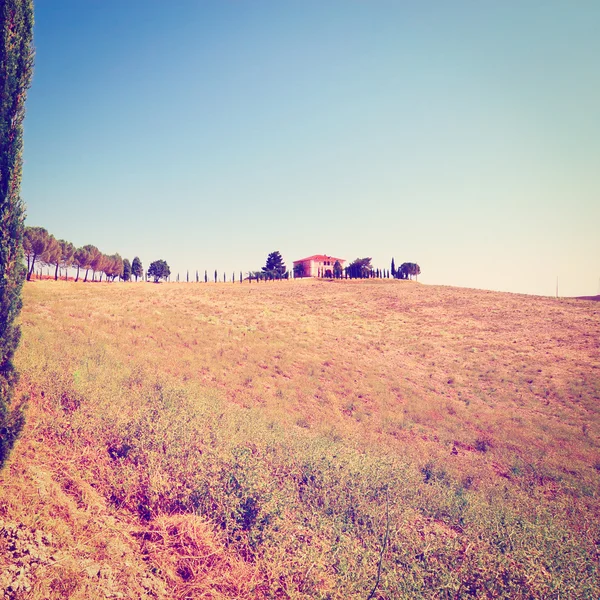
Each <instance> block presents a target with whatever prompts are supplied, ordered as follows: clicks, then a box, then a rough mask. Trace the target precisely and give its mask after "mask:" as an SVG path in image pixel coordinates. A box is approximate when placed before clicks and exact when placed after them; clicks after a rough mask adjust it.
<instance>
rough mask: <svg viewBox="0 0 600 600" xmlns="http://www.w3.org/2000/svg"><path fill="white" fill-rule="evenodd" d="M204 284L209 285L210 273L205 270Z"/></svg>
mask: <svg viewBox="0 0 600 600" xmlns="http://www.w3.org/2000/svg"><path fill="white" fill-rule="evenodd" d="M204 283H208V272H207V271H206V269H204Z"/></svg>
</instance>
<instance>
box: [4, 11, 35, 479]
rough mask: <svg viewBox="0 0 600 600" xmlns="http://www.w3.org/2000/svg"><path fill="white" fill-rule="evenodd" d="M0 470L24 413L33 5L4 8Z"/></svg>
mask: <svg viewBox="0 0 600 600" xmlns="http://www.w3.org/2000/svg"><path fill="white" fill-rule="evenodd" d="M0 11H1V12H0V20H1V22H0V24H1V34H0V35H1V36H2V38H1V39H0V223H2V226H1V227H0V468H1V467H2V465H3V464H4V462H5V461H6V459H7V458H8V455H9V453H10V450H11V448H12V447H13V445H14V442H15V440H16V439H17V437H18V435H19V433H20V432H21V429H22V428H23V423H24V415H23V412H22V410H20V409H12V410H11V408H10V404H11V401H12V398H13V395H14V389H15V385H16V383H17V378H18V373H17V371H16V370H15V367H14V365H13V363H12V359H13V355H14V353H15V350H16V349H17V346H18V344H19V339H20V337H21V331H20V329H19V327H18V326H17V325H16V324H15V320H16V318H17V316H18V315H19V312H20V310H21V305H22V302H21V288H22V287H23V279H24V277H25V268H24V265H23V228H24V225H23V221H24V216H25V215H24V207H23V202H22V200H21V197H20V195H19V191H20V187H21V174H22V168H23V158H22V155H23V119H24V117H25V97H26V95H27V90H28V88H29V85H30V84H31V76H32V73H33V1H32V0H3V1H2V3H1V4H0Z"/></svg>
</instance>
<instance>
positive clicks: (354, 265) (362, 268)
mask: <svg viewBox="0 0 600 600" xmlns="http://www.w3.org/2000/svg"><path fill="white" fill-rule="evenodd" d="M347 273H348V275H349V277H350V278H351V279H363V278H365V277H371V276H372V273H373V267H372V266H371V259H370V258H357V259H356V260H354V261H353V262H351V263H350V264H349V265H348V267H347Z"/></svg>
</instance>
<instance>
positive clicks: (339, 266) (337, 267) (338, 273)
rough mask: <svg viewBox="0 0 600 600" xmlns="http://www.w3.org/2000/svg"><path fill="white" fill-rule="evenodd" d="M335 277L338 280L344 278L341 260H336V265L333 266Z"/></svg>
mask: <svg viewBox="0 0 600 600" xmlns="http://www.w3.org/2000/svg"><path fill="white" fill-rule="evenodd" d="M333 276H334V277H335V278H336V279H340V278H341V276H342V264H341V263H340V261H339V260H336V261H335V263H334V264H333Z"/></svg>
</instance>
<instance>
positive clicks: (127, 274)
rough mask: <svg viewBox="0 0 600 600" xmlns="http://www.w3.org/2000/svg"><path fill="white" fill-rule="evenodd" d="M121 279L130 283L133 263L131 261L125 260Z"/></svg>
mask: <svg viewBox="0 0 600 600" xmlns="http://www.w3.org/2000/svg"><path fill="white" fill-rule="evenodd" d="M121 279H123V281H129V280H130V279H131V263H130V262H129V259H127V258H124V259H123V272H122V273H121Z"/></svg>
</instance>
